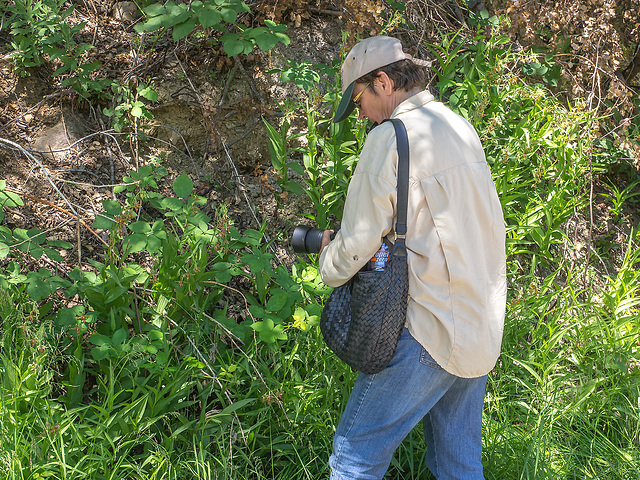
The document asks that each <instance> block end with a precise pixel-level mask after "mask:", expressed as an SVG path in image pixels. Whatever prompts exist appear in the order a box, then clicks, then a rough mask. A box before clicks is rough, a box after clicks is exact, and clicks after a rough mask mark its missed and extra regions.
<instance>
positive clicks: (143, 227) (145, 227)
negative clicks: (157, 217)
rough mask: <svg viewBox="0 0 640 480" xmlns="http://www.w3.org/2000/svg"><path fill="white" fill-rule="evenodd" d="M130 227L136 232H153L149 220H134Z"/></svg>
mask: <svg viewBox="0 0 640 480" xmlns="http://www.w3.org/2000/svg"><path fill="white" fill-rule="evenodd" d="M129 229H130V230H131V231H132V232H134V233H149V232H151V226H150V225H149V222H145V221H139V222H133V223H132V224H130V225H129Z"/></svg>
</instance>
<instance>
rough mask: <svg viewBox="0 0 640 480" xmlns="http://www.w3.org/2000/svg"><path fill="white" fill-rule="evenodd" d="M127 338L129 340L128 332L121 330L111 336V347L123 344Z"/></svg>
mask: <svg viewBox="0 0 640 480" xmlns="http://www.w3.org/2000/svg"><path fill="white" fill-rule="evenodd" d="M127 338H129V332H128V331H127V330H126V329H125V328H121V329H119V330H117V331H116V332H115V333H114V334H113V337H112V338H111V343H113V345H120V344H122V343H124V342H125V340H126V339H127Z"/></svg>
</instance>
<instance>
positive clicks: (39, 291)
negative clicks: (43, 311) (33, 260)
mask: <svg viewBox="0 0 640 480" xmlns="http://www.w3.org/2000/svg"><path fill="white" fill-rule="evenodd" d="M29 273H30V274H31V273H33V272H29ZM29 276H30V277H31V278H30V279H29V285H27V293H28V294H29V296H30V297H31V299H32V300H33V301H35V302H39V301H40V300H43V299H45V298H47V297H48V296H49V295H50V294H51V290H52V289H51V284H50V283H49V282H48V281H47V279H46V278H42V277H41V276H37V275H34V276H31V275H29Z"/></svg>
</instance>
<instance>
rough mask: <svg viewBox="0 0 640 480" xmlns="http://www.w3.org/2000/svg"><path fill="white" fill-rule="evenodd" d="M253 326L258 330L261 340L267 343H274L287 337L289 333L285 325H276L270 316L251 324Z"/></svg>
mask: <svg viewBox="0 0 640 480" xmlns="http://www.w3.org/2000/svg"><path fill="white" fill-rule="evenodd" d="M251 328H253V329H254V330H255V331H256V332H258V336H259V337H260V340H262V341H263V342H265V343H274V342H275V341H276V340H286V339H287V334H286V333H284V331H283V330H284V326H282V325H275V324H274V323H273V320H271V319H270V318H267V319H265V320H263V321H262V322H256V323H253V324H251Z"/></svg>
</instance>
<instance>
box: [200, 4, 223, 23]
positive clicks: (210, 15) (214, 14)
mask: <svg viewBox="0 0 640 480" xmlns="http://www.w3.org/2000/svg"><path fill="white" fill-rule="evenodd" d="M197 16H198V20H199V21H200V24H201V25H202V26H203V27H204V28H209V27H213V26H214V25H217V24H218V23H220V21H221V20H222V15H221V14H220V12H219V11H218V9H217V8H215V7H213V6H212V5H205V6H204V7H203V8H202V9H201V10H200V11H199V12H198V15H197Z"/></svg>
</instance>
